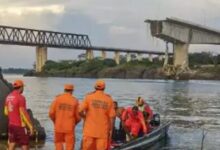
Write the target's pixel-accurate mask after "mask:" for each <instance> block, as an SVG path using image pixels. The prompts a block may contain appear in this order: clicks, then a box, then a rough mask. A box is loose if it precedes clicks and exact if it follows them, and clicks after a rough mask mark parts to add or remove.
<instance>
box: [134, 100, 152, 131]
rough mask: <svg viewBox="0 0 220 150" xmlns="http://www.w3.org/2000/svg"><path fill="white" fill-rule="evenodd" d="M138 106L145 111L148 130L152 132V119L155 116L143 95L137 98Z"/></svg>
mask: <svg viewBox="0 0 220 150" xmlns="http://www.w3.org/2000/svg"><path fill="white" fill-rule="evenodd" d="M136 106H137V107H138V109H139V110H140V111H141V112H142V113H143V116H144V121H145V123H146V126H147V128H148V132H150V129H151V127H150V121H151V120H152V118H153V111H152V109H151V108H150V106H149V105H148V104H147V103H146V102H145V101H144V99H143V98H142V97H138V98H137V100H136Z"/></svg>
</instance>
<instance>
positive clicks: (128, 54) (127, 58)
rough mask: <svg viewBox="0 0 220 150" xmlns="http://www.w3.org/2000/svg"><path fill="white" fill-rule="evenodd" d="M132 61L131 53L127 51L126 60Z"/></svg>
mask: <svg viewBox="0 0 220 150" xmlns="http://www.w3.org/2000/svg"><path fill="white" fill-rule="evenodd" d="M130 61H131V53H129V52H127V55H126V62H130Z"/></svg>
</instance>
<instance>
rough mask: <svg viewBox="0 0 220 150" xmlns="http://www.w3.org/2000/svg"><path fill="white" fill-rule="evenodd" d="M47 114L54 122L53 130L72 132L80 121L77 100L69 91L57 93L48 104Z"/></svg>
mask: <svg viewBox="0 0 220 150" xmlns="http://www.w3.org/2000/svg"><path fill="white" fill-rule="evenodd" d="M49 116H50V118H51V120H52V121H53V122H54V124H55V132H59V133H70V132H73V131H74V129H75V125H76V124H77V123H78V122H79V121H80V117H79V114H78V100H77V99H76V98H75V97H74V96H72V95H71V94H69V93H64V94H61V95H58V96H57V97H56V98H55V100H54V101H53V103H52V104H51V106H50V111H49Z"/></svg>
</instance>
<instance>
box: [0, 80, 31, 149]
mask: <svg viewBox="0 0 220 150" xmlns="http://www.w3.org/2000/svg"><path fill="white" fill-rule="evenodd" d="M23 91H24V83H23V81H22V80H16V81H14V83H13V91H12V92H11V93H10V94H9V95H8V96H7V97H6V102H5V107H4V113H5V115H7V116H8V144H9V145H8V150H14V149H15V146H16V144H18V145H19V146H21V148H22V150H28V149H29V136H30V135H33V132H34V129H33V125H32V122H31V120H30V116H29V114H28V113H27V108H26V100H25V97H24V96H23V95H22V93H23ZM27 129H29V132H30V133H29V132H27Z"/></svg>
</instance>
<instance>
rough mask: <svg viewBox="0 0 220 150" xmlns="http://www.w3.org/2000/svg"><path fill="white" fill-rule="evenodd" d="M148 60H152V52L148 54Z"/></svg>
mask: <svg viewBox="0 0 220 150" xmlns="http://www.w3.org/2000/svg"><path fill="white" fill-rule="evenodd" d="M148 60H149V61H150V62H153V57H152V54H149V56H148Z"/></svg>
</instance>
